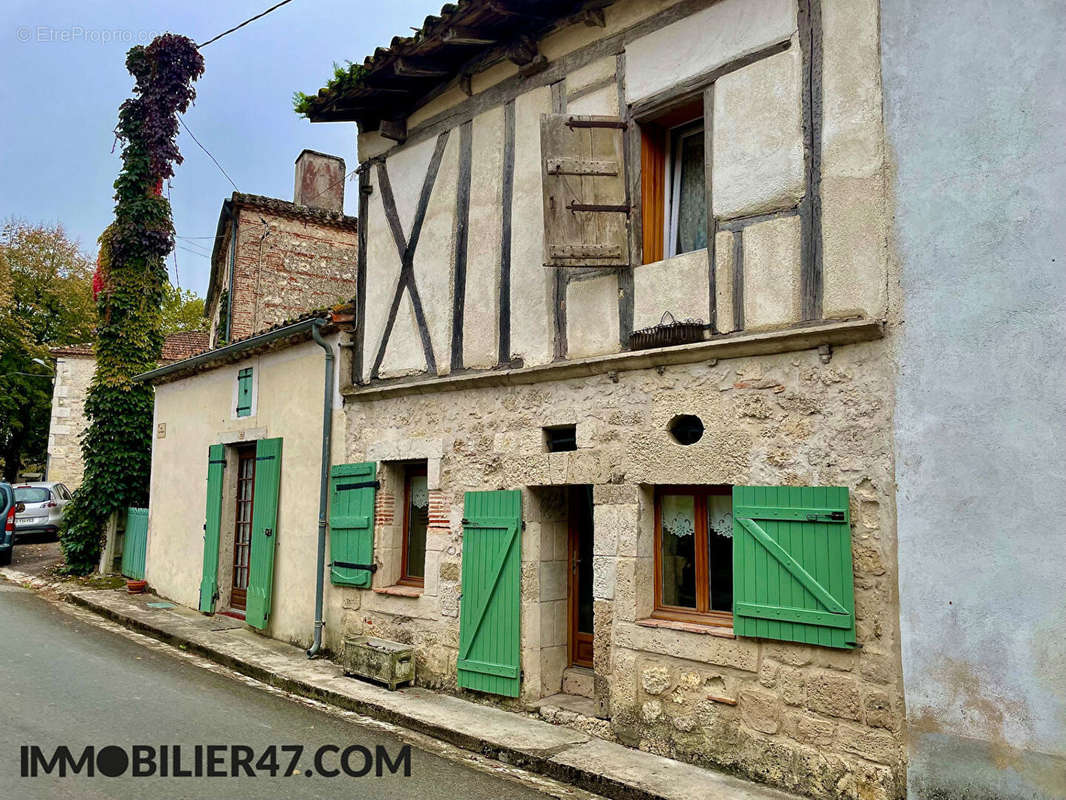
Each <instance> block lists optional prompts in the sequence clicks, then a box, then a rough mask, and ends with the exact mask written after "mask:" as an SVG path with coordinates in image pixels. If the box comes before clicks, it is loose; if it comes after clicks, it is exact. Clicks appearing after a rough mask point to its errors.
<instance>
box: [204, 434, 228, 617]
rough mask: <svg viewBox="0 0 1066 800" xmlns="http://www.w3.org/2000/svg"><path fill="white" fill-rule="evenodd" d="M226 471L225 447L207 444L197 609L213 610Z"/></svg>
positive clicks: (215, 596)
mask: <svg viewBox="0 0 1066 800" xmlns="http://www.w3.org/2000/svg"><path fill="white" fill-rule="evenodd" d="M225 471H226V449H225V447H224V446H223V445H220V444H213V445H211V446H210V447H209V448H207V512H206V515H205V521H204V563H203V574H202V577H201V579H200V610H201V611H204V612H206V613H208V614H210V613H212V612H214V610H215V600H216V599H218V538H219V532H220V531H221V528H222V477H223V475H224V474H225Z"/></svg>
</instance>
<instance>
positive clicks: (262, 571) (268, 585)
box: [244, 439, 281, 628]
mask: <svg viewBox="0 0 1066 800" xmlns="http://www.w3.org/2000/svg"><path fill="white" fill-rule="evenodd" d="M280 484H281V439H260V440H259V441H258V442H256V445H255V486H254V492H255V498H254V499H253V501H252V552H251V557H250V559H251V563H250V565H249V571H248V594H247V597H246V599H245V610H244V615H245V622H247V623H248V624H249V625H251V626H252V627H253V628H265V627H266V624H267V619H268V618H269V617H270V593H271V589H272V588H273V585H274V543H275V542H276V541H277V538H278V537H277V524H278V489H279V488H280Z"/></svg>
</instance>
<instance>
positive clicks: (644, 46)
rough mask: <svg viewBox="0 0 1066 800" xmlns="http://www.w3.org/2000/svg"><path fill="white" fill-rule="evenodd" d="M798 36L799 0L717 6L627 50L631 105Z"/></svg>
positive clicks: (733, 1) (754, 0)
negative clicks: (797, 4) (736, 59)
mask: <svg viewBox="0 0 1066 800" xmlns="http://www.w3.org/2000/svg"><path fill="white" fill-rule="evenodd" d="M795 30H796V3H795V0H751V1H750V2H736V0H724V2H720V3H715V4H714V5H712V6H710V7H709V8H706V9H704V10H703V11H699V12H697V13H695V14H692V15H691V16H689V17H686V18H685V19H682V20H679V21H677V22H675V23H673V24H671V25H667V26H666V27H665V28H661V29H660V30H658V31H655V32H654V33H649V34H648V35H647V36H644V37H642V38H640V39H637V40H636V41H633V42H630V43H629V44H627V45H626V62H627V71H628V72H629V77H628V79H627V81H626V101H627V102H629V103H632V102H635V101H637V100H642V99H644V98H646V97H648V96H650V95H653V94H655V93H656V92H659V91H662V90H663V89H666V88H668V87H669V86H670V85H671V84H673V83H676V82H677V81H679V80H682V79H684V78H689V77H691V76H693V75H698V74H699V73H701V72H706V71H708V70H710V69H713V68H714V67H717V66H721V65H722V64H724V63H725V62H727V61H729V60H730V59H733V58H736V57H737V56H738V55H742V54H746V53H751V52H754V51H756V50H759V49H760V48H763V47H766V46H767V45H771V44H773V43H774V42H777V41H781V40H782V39H788V38H789V37H790V36H792V34H793V33H794V32H795Z"/></svg>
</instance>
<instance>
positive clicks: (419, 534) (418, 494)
mask: <svg viewBox="0 0 1066 800" xmlns="http://www.w3.org/2000/svg"><path fill="white" fill-rule="evenodd" d="M405 483H406V487H405V495H406V504H405V509H404V537H403V539H404V541H403V547H404V554H403V579H405V580H411V581H413V582H416V583H421V582H422V581H424V580H425V576H426V532H427V530H428V528H429V483H428V481H427V479H426V471H425V468H421V469H419V468H417V467H416V468H412V469H409V470H408V472H407V477H406V481H405Z"/></svg>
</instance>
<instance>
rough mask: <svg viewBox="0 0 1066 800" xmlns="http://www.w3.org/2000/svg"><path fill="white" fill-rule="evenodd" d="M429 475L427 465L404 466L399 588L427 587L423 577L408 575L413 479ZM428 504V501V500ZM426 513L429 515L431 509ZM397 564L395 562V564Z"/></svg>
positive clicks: (423, 569) (423, 568)
mask: <svg viewBox="0 0 1066 800" xmlns="http://www.w3.org/2000/svg"><path fill="white" fill-rule="evenodd" d="M427 474H428V469H427V465H426V464H425V463H424V462H423V463H420V464H404V465H403V532H402V535H401V539H400V578H399V580H397V581H396V584H397V585H398V586H425V585H426V579H425V576H424V575H423V576H422V577H419V576H417V575H410V574H408V570H409V569H410V564H409V563H408V562H409V556H410V531H411V478H419V477H422V476H425V475H427ZM427 503H428V500H427ZM426 511H427V514H428V511H429V507H428V505H427V507H426ZM426 538H427V540H428V538H429V525H428V523H427V525H426ZM394 563H395V562H394ZM425 570H426V566H425V560H423V562H422V572H423V573H424V572H425Z"/></svg>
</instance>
